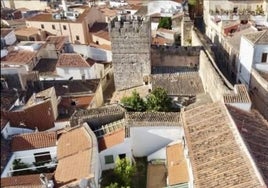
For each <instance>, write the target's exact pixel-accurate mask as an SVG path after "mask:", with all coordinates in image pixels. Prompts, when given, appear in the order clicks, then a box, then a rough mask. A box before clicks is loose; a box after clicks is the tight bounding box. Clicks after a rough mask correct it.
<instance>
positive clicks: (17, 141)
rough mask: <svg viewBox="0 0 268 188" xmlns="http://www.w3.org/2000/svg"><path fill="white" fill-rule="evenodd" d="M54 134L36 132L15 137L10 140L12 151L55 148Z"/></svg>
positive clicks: (55, 137)
mask: <svg viewBox="0 0 268 188" xmlns="http://www.w3.org/2000/svg"><path fill="white" fill-rule="evenodd" d="M56 141H57V135H56V132H37V133H29V134H21V135H16V136H14V137H13V138H12V142H11V147H12V151H13V152H15V151H23V150H31V149H38V148H46V147H52V146H56Z"/></svg>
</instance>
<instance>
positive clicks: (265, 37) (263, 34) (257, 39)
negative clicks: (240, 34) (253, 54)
mask: <svg viewBox="0 0 268 188" xmlns="http://www.w3.org/2000/svg"><path fill="white" fill-rule="evenodd" d="M244 36H245V38H247V39H248V40H249V41H250V42H251V43H253V44H268V30H263V31H259V32H256V33H249V34H245V35H244Z"/></svg>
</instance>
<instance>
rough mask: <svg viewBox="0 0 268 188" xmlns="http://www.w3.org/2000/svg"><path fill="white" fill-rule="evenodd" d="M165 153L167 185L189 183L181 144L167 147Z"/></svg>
mask: <svg viewBox="0 0 268 188" xmlns="http://www.w3.org/2000/svg"><path fill="white" fill-rule="evenodd" d="M166 152H167V170H168V183H169V185H176V184H180V183H187V182H188V181H189V177H188V168H187V163H186V159H185V157H184V154H183V145H182V143H172V144H170V145H168V146H167V150H166Z"/></svg>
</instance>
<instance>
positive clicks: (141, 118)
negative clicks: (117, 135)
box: [126, 112, 180, 126]
mask: <svg viewBox="0 0 268 188" xmlns="http://www.w3.org/2000/svg"><path fill="white" fill-rule="evenodd" d="M126 121H127V123H129V125H130V126H146V125H147V123H150V124H151V126H157V125H159V126H163V123H164V124H165V126H168V125H170V126H180V124H179V121H180V113H179V112H168V113H166V112H126Z"/></svg>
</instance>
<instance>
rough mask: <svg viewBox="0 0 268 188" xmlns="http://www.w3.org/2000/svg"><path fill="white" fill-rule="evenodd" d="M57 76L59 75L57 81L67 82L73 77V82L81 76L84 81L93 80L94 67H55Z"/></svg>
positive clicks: (94, 75)
mask: <svg viewBox="0 0 268 188" xmlns="http://www.w3.org/2000/svg"><path fill="white" fill-rule="evenodd" d="M56 71H57V74H58V75H59V78H57V79H58V80H60V79H61V80H68V79H69V78H70V77H73V79H74V80H81V79H82V75H83V74H84V75H85V79H95V78H97V77H96V73H95V70H94V67H93V69H92V67H87V68H85V67H81V68H76V67H57V68H56Z"/></svg>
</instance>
